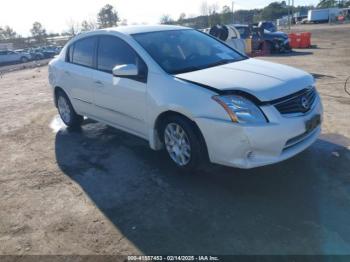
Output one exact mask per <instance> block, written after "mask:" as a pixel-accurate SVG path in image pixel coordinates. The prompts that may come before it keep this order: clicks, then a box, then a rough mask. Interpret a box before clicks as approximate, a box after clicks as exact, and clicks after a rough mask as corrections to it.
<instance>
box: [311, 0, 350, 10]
mask: <svg viewBox="0 0 350 262" xmlns="http://www.w3.org/2000/svg"><path fill="white" fill-rule="evenodd" d="M317 7H318V8H330V7H340V8H343V7H350V1H349V0H348V1H345V0H321V1H320V2H319V4H318V5H317Z"/></svg>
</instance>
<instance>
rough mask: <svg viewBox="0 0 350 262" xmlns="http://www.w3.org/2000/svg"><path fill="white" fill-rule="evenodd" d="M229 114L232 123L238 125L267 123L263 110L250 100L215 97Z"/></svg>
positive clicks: (233, 97)
mask: <svg viewBox="0 0 350 262" xmlns="http://www.w3.org/2000/svg"><path fill="white" fill-rule="evenodd" d="M213 99H214V100H215V101H216V102H218V103H219V104H220V105H221V106H222V107H223V108H224V109H225V110H226V112H227V113H228V115H229V116H230V118H231V120H232V122H236V123H254V124H259V123H266V118H265V116H264V114H263V113H262V112H261V110H260V109H259V108H258V107H257V106H256V105H255V104H254V103H253V102H251V101H250V100H248V99H246V98H244V97H242V96H238V95H225V96H213Z"/></svg>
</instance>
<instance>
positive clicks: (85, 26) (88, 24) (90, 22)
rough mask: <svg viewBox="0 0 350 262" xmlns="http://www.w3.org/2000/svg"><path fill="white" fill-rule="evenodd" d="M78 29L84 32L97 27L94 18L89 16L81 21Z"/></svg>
mask: <svg viewBox="0 0 350 262" xmlns="http://www.w3.org/2000/svg"><path fill="white" fill-rule="evenodd" d="M80 27H81V28H80V30H81V31H83V32H85V31H94V30H96V29H97V28H98V24H97V22H96V20H94V19H93V18H89V19H86V20H84V21H83V22H81V26H80Z"/></svg>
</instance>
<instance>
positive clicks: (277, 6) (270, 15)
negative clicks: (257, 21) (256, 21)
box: [261, 1, 288, 20]
mask: <svg viewBox="0 0 350 262" xmlns="http://www.w3.org/2000/svg"><path fill="white" fill-rule="evenodd" d="M285 15H288V6H287V5H286V2H285V1H282V2H273V3H271V4H269V5H268V6H266V7H265V8H263V10H262V11H261V19H262V20H276V19H278V18H281V17H282V16H285Z"/></svg>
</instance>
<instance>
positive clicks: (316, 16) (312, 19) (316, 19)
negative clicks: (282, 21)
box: [307, 8, 341, 23]
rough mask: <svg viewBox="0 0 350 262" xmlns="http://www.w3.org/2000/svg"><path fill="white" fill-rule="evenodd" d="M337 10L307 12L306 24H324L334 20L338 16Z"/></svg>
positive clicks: (327, 9)
mask: <svg viewBox="0 0 350 262" xmlns="http://www.w3.org/2000/svg"><path fill="white" fill-rule="evenodd" d="M340 12H341V11H340V9H339V8H325V9H314V10H309V12H308V15H307V21H308V23H325V22H328V21H329V19H332V20H334V19H335V18H336V17H337V16H338V15H339V14H340Z"/></svg>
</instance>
